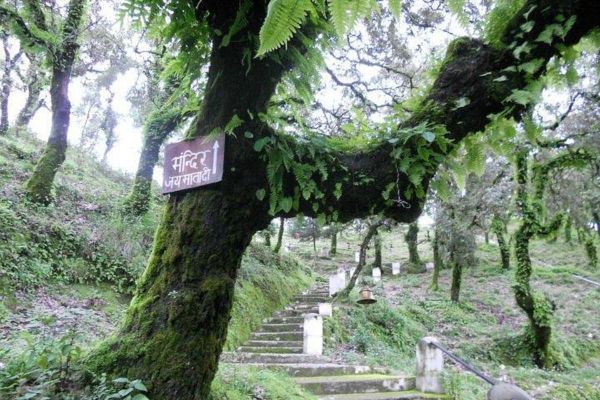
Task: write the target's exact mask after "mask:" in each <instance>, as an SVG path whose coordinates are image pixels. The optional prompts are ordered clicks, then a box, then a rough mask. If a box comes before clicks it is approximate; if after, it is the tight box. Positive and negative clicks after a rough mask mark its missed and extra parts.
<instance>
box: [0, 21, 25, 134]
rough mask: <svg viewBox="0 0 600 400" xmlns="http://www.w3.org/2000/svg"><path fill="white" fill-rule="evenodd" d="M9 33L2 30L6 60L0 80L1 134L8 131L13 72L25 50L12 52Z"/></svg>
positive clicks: (0, 33)
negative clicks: (0, 79) (12, 53)
mask: <svg viewBox="0 0 600 400" xmlns="http://www.w3.org/2000/svg"><path fill="white" fill-rule="evenodd" d="M8 38H9V36H8V33H6V32H4V31H0V39H1V40H2V48H3V50H4V62H3V67H2V81H1V82H0V135H6V134H7V133H8V100H9V97H10V91H11V88H12V77H11V75H12V73H13V71H14V69H15V67H16V65H17V63H18V62H19V59H20V58H21V56H22V55H23V50H22V49H19V50H18V51H17V52H16V53H15V54H14V55H11V54H10V44H9V41H8Z"/></svg>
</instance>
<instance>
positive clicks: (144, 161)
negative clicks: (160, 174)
mask: <svg viewBox="0 0 600 400" xmlns="http://www.w3.org/2000/svg"><path fill="white" fill-rule="evenodd" d="M167 86H168V88H170V89H169V91H168V93H165V94H163V96H162V97H164V99H162V100H163V101H167V99H168V97H169V96H170V95H171V94H172V93H173V92H174V91H175V87H173V85H172V84H168V85H167ZM189 114H190V113H189V112H188V111H184V110H183V109H182V108H181V107H180V106H179V105H177V104H172V103H171V102H170V101H167V105H166V106H164V107H161V108H159V109H157V110H155V111H153V112H152V113H150V115H149V116H148V118H147V119H146V122H145V124H144V136H143V137H144V142H143V144H142V152H141V153H140V158H139V161H138V165H137V171H136V173H135V179H134V181H133V186H132V188H131V192H130V193H129V195H128V196H127V198H126V199H125V201H124V203H123V210H124V214H126V215H131V216H140V215H143V214H145V213H146V212H147V211H148V209H149V208H150V203H151V197H152V191H151V188H152V177H153V176H154V166H155V165H156V163H157V162H158V158H159V153H160V149H161V146H162V145H163V144H164V143H165V141H166V140H167V138H168V137H169V135H170V134H171V133H172V132H173V131H174V130H175V129H177V127H178V126H180V124H181V123H182V122H183V121H185V119H186V118H188V117H189Z"/></svg>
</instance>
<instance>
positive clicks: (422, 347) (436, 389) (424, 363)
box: [416, 336, 444, 393]
mask: <svg viewBox="0 0 600 400" xmlns="http://www.w3.org/2000/svg"><path fill="white" fill-rule="evenodd" d="M430 343H438V340H437V339H436V338H434V337H432V336H427V337H424V338H423V339H421V340H420V341H419V343H417V382H416V387H417V390H419V391H421V392H426V393H444V388H443V386H442V376H441V374H442V369H443V368H444V353H442V351H441V350H440V349H438V348H437V347H434V346H431V345H430Z"/></svg>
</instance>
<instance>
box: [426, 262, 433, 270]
mask: <svg viewBox="0 0 600 400" xmlns="http://www.w3.org/2000/svg"><path fill="white" fill-rule="evenodd" d="M433 268H434V267H433V263H432V262H428V263H427V264H425V270H426V271H427V272H431V271H433Z"/></svg>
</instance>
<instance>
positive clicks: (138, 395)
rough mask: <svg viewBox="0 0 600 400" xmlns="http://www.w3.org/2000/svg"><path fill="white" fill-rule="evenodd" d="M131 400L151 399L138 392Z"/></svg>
mask: <svg viewBox="0 0 600 400" xmlns="http://www.w3.org/2000/svg"><path fill="white" fill-rule="evenodd" d="M131 400H150V399H149V398H148V397H146V396H145V395H143V394H141V393H138V394H136V395H135V396H133V398H132V399H131Z"/></svg>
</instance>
